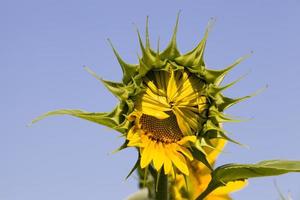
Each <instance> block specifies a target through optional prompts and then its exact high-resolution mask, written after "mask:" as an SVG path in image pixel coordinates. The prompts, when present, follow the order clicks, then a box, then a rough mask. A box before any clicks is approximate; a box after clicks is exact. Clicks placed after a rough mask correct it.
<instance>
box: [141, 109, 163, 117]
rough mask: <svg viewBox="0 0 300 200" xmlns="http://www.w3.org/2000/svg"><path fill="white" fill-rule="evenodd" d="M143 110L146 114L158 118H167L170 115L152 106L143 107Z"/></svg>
mask: <svg viewBox="0 0 300 200" xmlns="http://www.w3.org/2000/svg"><path fill="white" fill-rule="evenodd" d="M142 112H143V113H144V114H146V115H150V116H153V117H156V118H157V119H166V118H168V117H169V115H168V114H167V113H165V112H163V111H159V110H155V109H153V108H150V107H143V109H142Z"/></svg>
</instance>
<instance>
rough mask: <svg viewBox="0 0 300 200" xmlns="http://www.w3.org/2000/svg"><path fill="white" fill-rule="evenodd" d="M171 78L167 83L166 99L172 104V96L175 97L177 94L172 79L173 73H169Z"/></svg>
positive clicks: (174, 82)
mask: <svg viewBox="0 0 300 200" xmlns="http://www.w3.org/2000/svg"><path fill="white" fill-rule="evenodd" d="M170 73H171V76H170V79H169V82H168V88H167V97H168V101H169V102H172V101H173V98H174V96H175V95H176V93H177V92H178V90H177V85H176V81H175V78H174V71H171V72H170Z"/></svg>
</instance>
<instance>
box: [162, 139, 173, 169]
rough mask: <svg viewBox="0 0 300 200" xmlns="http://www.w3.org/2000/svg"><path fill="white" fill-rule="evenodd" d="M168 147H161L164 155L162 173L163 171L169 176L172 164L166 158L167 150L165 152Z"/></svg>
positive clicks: (168, 158)
mask: <svg viewBox="0 0 300 200" xmlns="http://www.w3.org/2000/svg"><path fill="white" fill-rule="evenodd" d="M168 146H169V145H168V144H164V145H163V150H164V154H165V155H166V156H165V160H164V171H165V174H170V172H171V171H173V167H172V162H171V160H170V157H169V156H168V154H167V150H166V148H167V147H168Z"/></svg>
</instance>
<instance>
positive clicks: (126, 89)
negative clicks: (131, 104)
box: [101, 79, 136, 100]
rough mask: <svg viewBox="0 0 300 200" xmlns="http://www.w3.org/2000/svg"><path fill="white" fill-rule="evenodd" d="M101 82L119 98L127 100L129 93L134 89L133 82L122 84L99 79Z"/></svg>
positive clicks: (131, 93) (132, 92)
mask: <svg viewBox="0 0 300 200" xmlns="http://www.w3.org/2000/svg"><path fill="white" fill-rule="evenodd" d="M101 82H102V83H103V84H104V85H105V87H106V88H107V89H108V90H109V91H110V92H111V93H113V94H114V95H115V96H116V97H117V98H118V99H120V100H127V99H128V98H129V96H130V95H133V94H134V92H135V89H136V85H135V84H132V83H131V84H128V85H124V84H123V83H117V82H112V81H107V80H104V79H101Z"/></svg>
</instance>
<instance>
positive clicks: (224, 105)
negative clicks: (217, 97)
mask: <svg viewBox="0 0 300 200" xmlns="http://www.w3.org/2000/svg"><path fill="white" fill-rule="evenodd" d="M251 97H252V96H251V95H247V96H244V97H240V98H236V99H233V98H229V97H225V96H223V95H221V99H222V102H220V103H219V105H218V109H219V111H221V112H222V111H224V110H225V109H228V108H229V107H231V106H233V105H235V104H237V103H240V102H242V101H244V100H246V99H248V98H251Z"/></svg>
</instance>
